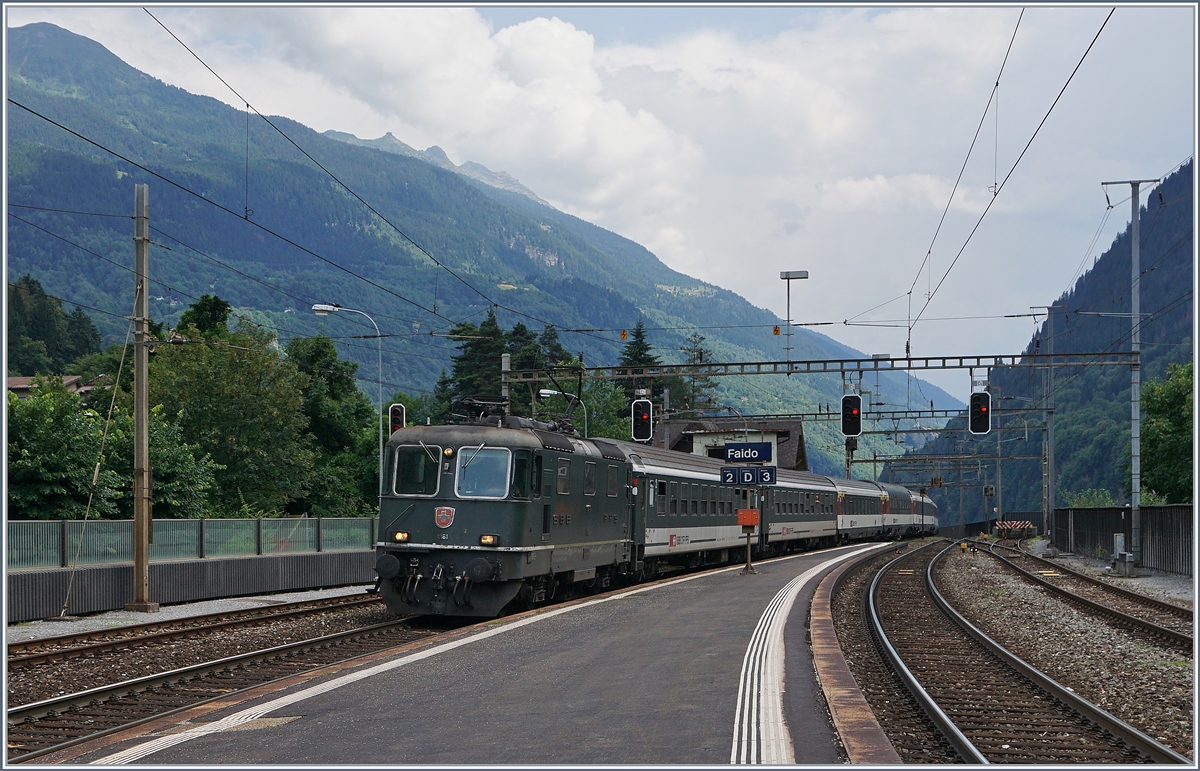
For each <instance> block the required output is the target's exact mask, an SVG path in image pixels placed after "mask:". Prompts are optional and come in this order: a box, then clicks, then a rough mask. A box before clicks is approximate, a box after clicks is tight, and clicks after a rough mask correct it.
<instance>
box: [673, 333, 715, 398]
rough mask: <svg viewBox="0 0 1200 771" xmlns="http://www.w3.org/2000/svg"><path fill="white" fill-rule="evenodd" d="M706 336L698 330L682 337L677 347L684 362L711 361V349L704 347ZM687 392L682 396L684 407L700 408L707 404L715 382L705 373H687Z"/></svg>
mask: <svg viewBox="0 0 1200 771" xmlns="http://www.w3.org/2000/svg"><path fill="white" fill-rule="evenodd" d="M706 339H707V338H706V337H704V335H702V334H700V333H699V332H693V333H692V334H690V335H688V336H687V337H686V338H685V339H684V344H683V345H681V346H680V347H679V350H681V351H683V354H684V363H685V364H708V363H711V362H712V351H710V350H709V349H708V348H705V347H704V341H705V340H706ZM686 381H687V393H686V395H685V397H684V402H683V406H684V409H691V410H696V409H701V408H703V407H706V406H708V404H709V402H710V401H711V398H712V393H713V391H715V390H716V388H717V384H716V383H715V382H714V381H713V379H712V378H710V377H708V376H707V375H689V376H688V377H687V378H686Z"/></svg>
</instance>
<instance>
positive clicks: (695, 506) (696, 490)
mask: <svg viewBox="0 0 1200 771" xmlns="http://www.w3.org/2000/svg"><path fill="white" fill-rule="evenodd" d="M699 511H700V485H692V516H693V517H694V516H696V515H697V514H698V513H699Z"/></svg>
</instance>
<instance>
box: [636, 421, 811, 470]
mask: <svg viewBox="0 0 1200 771" xmlns="http://www.w3.org/2000/svg"><path fill="white" fill-rule="evenodd" d="M665 429H666V434H667V436H666V440H667V441H666V446H667V447H669V448H671V449H672V450H680V451H682V452H691V450H692V437H694V436H698V435H703V434H740V433H742V432H743V431H748V432H749V433H750V434H757V433H760V432H762V433H766V434H774V435H775V447H776V450H777V451H778V453H779V457H778V458H776V459H775V465H776V466H778V467H779V468H786V469H793V470H796V471H807V470H808V453H807V451H806V450H805V447H804V422H803V421H801V420H799V419H794V420H787V419H779V418H775V419H772V420H743V419H741V418H736V419H733V418H726V419H716V420H715V419H712V418H707V419H693V420H679V421H672V420H668V421H665ZM751 441H754V439H753V437H751ZM655 444H656V445H657V444H658V441H657V440H656V441H655Z"/></svg>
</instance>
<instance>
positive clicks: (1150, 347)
mask: <svg viewBox="0 0 1200 771" xmlns="http://www.w3.org/2000/svg"><path fill="white" fill-rule="evenodd" d="M1193 167H1194V162H1193V161H1190V160H1189V161H1188V162H1187V163H1186V164H1184V165H1183V166H1181V167H1180V168H1179V169H1177V170H1175V171H1174V172H1173V173H1172V174H1170V175H1169V176H1168V177H1167V179H1166V180H1164V182H1163V183H1162V184H1161V185H1159V186H1158V187H1157V188H1155V189H1153V190H1151V191H1150V192H1149V194H1144V195H1143V196H1142V204H1143V205H1142V209H1141V221H1140V230H1141V247H1140V266H1141V295H1140V296H1141V312H1142V313H1143V314H1148V315H1146V316H1145V318H1144V320H1143V324H1142V328H1141V341H1142V343H1141V346H1142V359H1141V361H1142V375H1141V378H1142V383H1143V403H1142V407H1143V429H1142V431H1143V434H1142V436H1143V453H1145V451H1146V450H1145V442H1146V427H1145V426H1146V421H1145V417H1146V403H1145V401H1144V399H1145V388H1146V385H1145V384H1146V383H1147V382H1148V381H1149V382H1155V381H1161V380H1163V379H1164V378H1165V377H1166V375H1167V372H1168V367H1169V366H1170V365H1172V364H1184V363H1187V362H1190V361H1192V346H1193V340H1192V324H1193V315H1192V314H1193V297H1192V287H1193V280H1194V264H1193V259H1192V254H1193V225H1192V223H1193V216H1194V213H1195V208H1194V201H1193V197H1192V187H1193V180H1192V175H1193ZM1125 205H1128V204H1125ZM1118 210H1119V209H1118ZM1131 238H1132V234H1131V228H1130V227H1129V226H1126V228H1125V230H1124V231H1123V232H1122V233H1120V234H1119V235H1118V236H1117V237H1116V239H1114V241H1113V243H1112V245H1111V246H1110V247H1109V248H1108V249H1107V250H1106V251H1105V252H1104V253H1103V254H1102V255H1101V256H1100V257H1099V258H1098V259H1097V260H1096V262H1095V263H1094V265H1093V266H1092V267H1091V269H1090V270H1088V271H1087V272H1086V273H1084V274H1083V275H1082V276H1081V277H1080V278H1079V280H1078V281H1077V282H1076V283H1075V285H1074V286H1073V287H1072V288H1071V289H1070V290H1069V291H1067V292H1065V293H1064V294H1062V295H1061V296H1059V297H1057V298H1053V303H1054V305H1055V307H1056V312H1055V317H1054V323H1053V340H1052V341H1051V339H1050V337H1049V331H1050V329H1049V325H1048V324H1046V323H1043V324H1042V326H1041V328H1040V329H1039V330H1038V333H1037V334H1036V335H1035V336H1034V338H1033V339H1032V340H1030V342H1029V345H1028V346H1027V347H1026V349H1025V351H1024V352H1025V353H1033V352H1038V353H1045V352H1049V351H1050V350H1051V346H1053V348H1052V350H1053V351H1054V353H1072V352H1076V353H1083V352H1089V353H1090V352H1102V351H1128V350H1129V349H1130V340H1131V329H1130V327H1131V324H1130V318H1129V313H1130V311H1131V303H1130V281H1131V279H1130V273H1131V269H1130V254H1131ZM1050 299H1051V298H1047V300H1050ZM1095 314H1114V315H1095ZM991 382H992V383H993V384H994V385H996V386H998V387H999V396H1000V398H1001V401H1000V402H999V403H998V404H997V405H996V406H997V411H996V412H995V413H994V416H993V417H994V419H995V416H996V415H999V419H1000V421H1001V424H1002V425H1003V426H1009V427H1015V428H1017V429H1018V430H1016V431H1004V432H998V431H993V432H991V433H990V434H988V435H986V436H983V437H976V436H971V435H969V434H966V432H965V431H964V430H963V428H964V423H963V420H962V419H958V420H955V421H951V422H950V424H949V425H948V426H947V428H948V429H950V430H949V431H947V432H946V433H945V434H943V435H941V437H940V438H939V439H937V440H936V441H934V442H931V443H930V444H928V445H927V446H925V447H924V448H922V449H921V450H920V452H919V453H917V454H927V455H936V454H951V453H959V452H960V451H961V452H963V453H967V454H975V455H978V456H979V460H978V461H975V460H971V461H968V462H967V463H966V464H965V467H964V479H965V481H966V482H967V483H968V484H970V485H971V487H969V488H968V489H967V491H966V493H965V495H964V496H963V497H964V504H965V505H964V507H963V514H964V515H965V521H966V522H980V521H982V519H983V498H982V496H981V492H980V491H981V487H980V485H982V484H993V485H994V484H995V465H996V464H995V456H996V440H997V437H998V436H999V437H1000V438H1001V439H1002V440H1003V443H1002V445H1001V449H1002V452H1003V454H1004V455H1033V456H1036V457H1040V456H1041V455H1042V443H1043V432H1042V431H1041V429H1040V426H1041V425H1042V416H1041V413H1040V412H1036V413H1026V414H1020V415H1010V416H1005V415H1004V414H1003V410H1005V409H1010V408H1014V407H1017V408H1025V409H1030V408H1032V409H1035V410H1041V409H1042V408H1043V407H1044V406H1045V405H1046V404H1047V400H1046V394H1045V386H1044V384H1043V370H1040V369H1016V368H1012V369H1003V370H993V372H992V374H991ZM995 396H996V394H993V398H995ZM1053 404H1054V409H1055V426H1054V432H1055V443H1054V446H1055V465H1056V469H1057V471H1056V476H1057V478H1058V479H1057V485H1056V487H1057V496H1056V498H1057V505H1059V506H1064V505H1067V504H1068V502H1069V500H1070V499H1071V498H1072V497H1073V496H1075V495H1079V494H1081V493H1084V492H1086V491H1105V492H1107V494H1108V495H1109V496H1110V497H1111V498H1112V500H1113V501H1114V502H1116V503H1128V501H1129V468H1130V371H1129V367H1118V366H1092V367H1086V368H1079V367H1056V368H1055V371H1054V392H1053ZM1026 421H1028V426H1029V428H1028V432H1027V436H1028V439H1026V438H1025V437H1026V430H1025V426H1026ZM1186 422H1187V423H1189V424H1190V417H1189V418H1188V419H1187V420H1186ZM964 437H965V439H964ZM1148 463H1149V459H1147V458H1145V457H1143V462H1142V473H1143V477H1144V478H1145V475H1146V474H1147V473H1148V472H1149V471H1150V468H1149V466H1148ZM934 473H936V474H940V475H942V476H943V478H944V480H945V481H946V482H947V483H952V482H955V481H956V480H957V473H958V472H957V470H956V469H955V467H954V466H953V465H952V464H948V465H947V466H945V467H944V469H943V470H942V471H940V472H931V473H926V474H924V475H923V477H922V476H919V475H905V476H901V475H899V474H897V475H896V478H897V479H904V480H905V481H907V482H911V483H914V484H919V483H927V482H928V478H929V476H931V475H932V474H934ZM1002 477H1003V479H1002V483H1003V490H1002V494H1003V505H1004V509H1005V510H1006V511H1041V509H1042V468H1041V462H1040V461H1038V460H1028V461H1017V460H1013V461H1007V462H1005V463H1004V466H1003V469H1002ZM1146 489H1148V488H1146ZM934 499H935V500H937V502H938V504H939V506H941V507H942V510H943V511H946V512H948V513H950V515H951V517H952V519H953V520H957V519H958V516H959V493H958V490H942V491H936V490H935V491H934ZM993 505H995V502H994V501H993Z"/></svg>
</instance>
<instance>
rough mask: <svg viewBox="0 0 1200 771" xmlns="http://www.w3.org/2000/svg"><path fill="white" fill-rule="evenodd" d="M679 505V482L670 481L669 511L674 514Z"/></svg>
mask: <svg viewBox="0 0 1200 771" xmlns="http://www.w3.org/2000/svg"><path fill="white" fill-rule="evenodd" d="M678 507H679V483H678V482H672V483H671V513H672V514H675V513H676V511H677V510H678Z"/></svg>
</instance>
